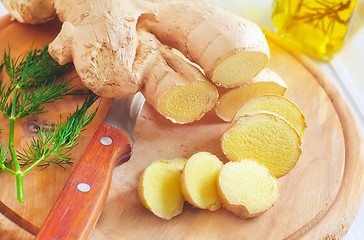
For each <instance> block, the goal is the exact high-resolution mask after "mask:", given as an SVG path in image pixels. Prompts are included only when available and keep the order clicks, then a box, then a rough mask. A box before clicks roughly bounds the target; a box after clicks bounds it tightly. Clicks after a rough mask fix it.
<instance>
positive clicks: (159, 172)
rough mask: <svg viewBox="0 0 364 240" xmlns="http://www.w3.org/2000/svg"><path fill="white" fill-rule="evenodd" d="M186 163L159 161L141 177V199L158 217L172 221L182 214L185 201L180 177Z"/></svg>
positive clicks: (184, 160) (180, 161) (139, 188)
mask: <svg viewBox="0 0 364 240" xmlns="http://www.w3.org/2000/svg"><path fill="white" fill-rule="evenodd" d="M186 161H187V160H186V159H174V160H169V161H166V160H157V161H154V162H152V163H151V164H150V165H149V166H148V167H147V168H146V169H145V170H144V171H143V173H142V174H141V175H140V178H139V185H138V194H139V199H140V201H141V203H142V204H143V205H144V206H145V207H146V208H147V209H149V210H150V211H151V212H153V213H154V214H155V215H156V216H158V217H160V218H163V219H171V218H173V217H174V216H177V215H179V214H180V213H182V210H183V204H184V202H185V199H184V197H183V194H182V192H181V187H180V176H181V173H182V170H183V167H184V165H185V163H186Z"/></svg>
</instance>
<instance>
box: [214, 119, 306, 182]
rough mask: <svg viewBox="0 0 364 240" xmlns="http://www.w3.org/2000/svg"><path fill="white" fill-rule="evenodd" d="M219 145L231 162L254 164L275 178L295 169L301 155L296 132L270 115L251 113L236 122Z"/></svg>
mask: <svg viewBox="0 0 364 240" xmlns="http://www.w3.org/2000/svg"><path fill="white" fill-rule="evenodd" d="M221 145H222V150H223V152H224V154H225V155H226V157H227V158H229V159H230V160H231V161H240V160H241V159H252V160H256V161H258V162H260V163H262V164H264V165H265V166H266V167H267V168H268V169H269V170H270V171H271V173H272V174H273V175H274V176H275V177H277V178H279V177H282V176H284V175H286V174H287V173H288V172H289V171H290V170H291V169H292V168H293V167H294V166H295V165H296V163H297V161H298V159H299V157H300V155H301V152H302V150H301V137H300V135H299V133H298V132H297V130H296V129H295V128H294V127H293V126H292V124H290V123H288V122H287V121H286V120H285V119H283V118H282V117H280V116H279V115H277V114H275V113H270V112H256V113H251V114H247V115H243V116H242V117H240V118H239V119H237V121H235V122H233V123H232V124H231V126H230V127H229V129H228V130H227V131H226V132H225V133H224V135H223V136H222V140H221Z"/></svg>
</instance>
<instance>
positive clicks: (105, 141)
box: [100, 137, 112, 146]
mask: <svg viewBox="0 0 364 240" xmlns="http://www.w3.org/2000/svg"><path fill="white" fill-rule="evenodd" d="M100 143H101V144H102V145H104V146H109V145H111V144H112V139H111V138H110V137H102V138H101V139H100Z"/></svg>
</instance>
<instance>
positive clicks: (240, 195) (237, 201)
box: [218, 159, 280, 218]
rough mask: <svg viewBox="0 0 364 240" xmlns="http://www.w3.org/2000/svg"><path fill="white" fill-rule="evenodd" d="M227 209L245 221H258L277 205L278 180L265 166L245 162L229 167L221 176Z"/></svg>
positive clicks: (223, 170)
mask: <svg viewBox="0 0 364 240" xmlns="http://www.w3.org/2000/svg"><path fill="white" fill-rule="evenodd" d="M218 193H219V195H220V199H221V201H222V202H223V206H224V207H225V208H226V209H228V210H230V211H232V212H233V213H235V214H236V215H238V216H240V217H242V218H248V217H255V216H258V215H260V214H262V213H264V212H265V211H267V210H268V209H269V208H270V207H271V206H273V204H274V203H276V202H277V200H278V197H279V193H280V189H279V186H278V181H277V179H276V178H275V177H274V176H273V175H272V174H271V173H270V172H269V170H268V169H267V168H266V167H265V166H264V165H262V164H259V163H258V162H256V161H253V160H246V159H243V160H241V161H236V162H228V163H226V164H225V165H224V166H223V168H222V170H221V172H220V175H219V180H218Z"/></svg>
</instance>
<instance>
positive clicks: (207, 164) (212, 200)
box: [181, 152, 223, 211]
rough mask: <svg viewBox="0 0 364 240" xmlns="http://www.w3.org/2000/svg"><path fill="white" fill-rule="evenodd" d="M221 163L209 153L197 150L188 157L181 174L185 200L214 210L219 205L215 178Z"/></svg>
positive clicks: (196, 205) (199, 206) (202, 207)
mask: <svg viewBox="0 0 364 240" xmlns="http://www.w3.org/2000/svg"><path fill="white" fill-rule="evenodd" d="M222 166H223V163H222V162H221V161H220V160H219V159H218V158H217V157H216V156H215V155H212V154H211V153H208V152H199V153H196V154H194V155H192V156H191V158H189V159H188V161H187V163H186V165H185V168H184V169H183V172H182V175H181V187H182V193H183V195H184V196H185V198H186V200H187V201H188V202H189V203H190V204H192V205H194V206H195V207H198V208H201V209H208V210H210V211H215V210H217V209H219V208H220V207H221V201H220V198H219V196H218V193H217V178H218V175H219V172H220V170H221V168H222Z"/></svg>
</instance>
